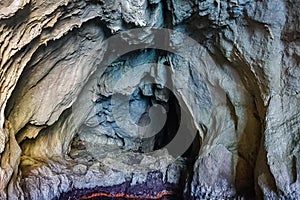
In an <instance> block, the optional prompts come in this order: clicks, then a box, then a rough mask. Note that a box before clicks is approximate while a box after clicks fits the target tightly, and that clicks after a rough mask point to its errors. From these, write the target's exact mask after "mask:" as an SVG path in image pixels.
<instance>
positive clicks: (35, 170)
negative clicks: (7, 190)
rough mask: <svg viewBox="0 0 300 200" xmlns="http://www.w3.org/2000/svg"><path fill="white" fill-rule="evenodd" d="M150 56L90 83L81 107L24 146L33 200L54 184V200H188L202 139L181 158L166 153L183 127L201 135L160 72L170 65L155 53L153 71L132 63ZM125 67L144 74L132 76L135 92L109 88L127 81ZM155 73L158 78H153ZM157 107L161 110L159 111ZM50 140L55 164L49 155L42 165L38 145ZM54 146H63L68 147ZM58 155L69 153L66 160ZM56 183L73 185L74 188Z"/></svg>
mask: <svg viewBox="0 0 300 200" xmlns="http://www.w3.org/2000/svg"><path fill="white" fill-rule="evenodd" d="M149 51H150V52H151V51H152V52H155V51H153V50H149ZM149 51H145V52H132V54H129V55H127V56H125V57H124V60H126V61H122V60H121V61H120V60H118V61H116V62H114V63H113V64H112V65H111V67H108V68H107V70H106V71H105V72H104V73H103V74H101V75H99V76H98V75H97V76H96V75H95V77H96V79H95V80H94V79H91V80H90V82H88V83H87V84H86V87H85V88H84V89H83V91H82V93H81V94H80V95H79V96H78V99H77V100H76V103H78V105H79V106H77V104H76V103H75V106H73V107H72V108H71V109H69V110H66V111H65V112H64V113H63V114H62V115H61V116H60V119H59V120H58V121H57V122H56V123H55V124H53V125H52V126H50V127H47V128H45V130H43V131H42V132H41V134H39V136H38V137H37V138H34V139H30V140H29V139H26V141H24V142H23V143H22V151H23V152H24V155H26V156H23V160H22V163H21V167H22V172H24V173H23V177H22V186H21V187H22V188H23V190H24V191H25V196H26V198H28V199H31V197H32V196H31V195H32V194H33V195H35V196H36V195H44V192H43V191H42V190H41V189H40V188H39V187H37V185H36V184H35V183H36V182H37V181H39V182H43V183H44V184H45V185H50V186H49V187H50V189H48V190H45V191H46V192H48V194H47V197H48V196H49V197H51V198H52V199H55V198H56V199H105V198H107V199H182V198H183V195H184V190H185V188H186V187H188V186H187V185H189V183H190V182H191V178H192V171H193V165H194V161H195V159H196V158H197V156H198V153H199V150H200V138H199V134H197V137H195V138H194V139H193V141H190V143H191V144H189V145H190V148H188V149H186V150H184V152H182V154H181V155H180V156H179V157H176V158H175V157H174V156H173V154H172V153H170V151H169V149H168V147H167V146H168V144H169V143H171V142H172V141H173V140H174V138H176V136H177V135H178V130H179V129H180V127H182V126H183V127H185V128H184V129H185V130H186V132H185V133H184V134H186V135H187V138H188V137H189V136H188V135H189V132H191V131H193V132H197V128H196V127H195V125H194V124H193V123H194V120H193V118H192V114H191V113H190V110H189V109H187V107H184V108H182V105H181V104H182V102H183V100H182V99H180V98H181V97H180V95H178V94H177V91H176V90H175V89H173V88H172V87H171V85H172V83H169V82H172V81H173V77H171V76H172V75H171V74H168V73H169V71H167V70H166V71H164V69H162V68H160V72H159V70H158V68H159V64H157V63H164V66H163V67H166V66H165V63H166V57H165V56H162V55H160V54H159V55H157V54H153V55H154V56H153V60H152V63H154V64H153V68H151V69H150V68H147V66H145V65H140V66H133V65H134V64H133V63H131V62H134V61H135V60H139V59H140V58H139V56H145V55H146V56H148V54H149ZM143 53H144V54H145V55H143ZM141 54H142V55H141ZM151 56H152V54H151ZM135 57H137V58H135ZM128 60H129V61H130V62H129V61H128ZM132 60H133V61H132ZM144 60H147V59H144ZM127 61H128V63H126V62H127ZM139 64H140V63H137V65H139ZM126 65H131V67H132V68H134V69H136V71H137V72H139V73H137V74H138V75H139V74H140V76H138V77H134V76H133V77H132V79H135V80H137V81H138V82H135V81H132V80H129V81H128V82H129V84H132V85H129V87H130V88H131V89H132V90H130V92H128V93H121V92H119V91H117V92H115V93H114V92H111V91H112V90H111V88H110V87H113V86H114V85H110V83H111V82H114V81H115V77H114V76H117V75H118V74H121V75H123V74H126V70H128V68H126ZM143 70H144V71H143ZM136 71H134V72H136ZM140 71H141V73H140ZM152 71H155V73H154V74H153V73H152V74H151V72H152ZM160 77H164V78H165V80H164V81H165V83H166V82H168V84H166V85H167V86H164V84H163V83H161V82H159V81H157V80H158V79H159V78H160ZM117 78H118V77H117ZM157 82H159V83H157ZM89 83H91V84H89ZM169 88H170V89H169ZM184 106H185V105H184ZM154 108H158V109H156V110H154V111H155V112H154V111H153V109H154ZM74 116H79V118H80V120H78V121H79V122H80V123H76V122H77V119H76V120H74V119H73V117H74ZM157 116H159V117H157ZM161 116H164V117H165V118H161ZM183 116H184V117H183ZM183 118H184V120H183ZM187 118H188V119H187ZM118 120H119V121H118ZM127 121H132V122H133V123H134V124H135V125H136V126H138V129H134V130H140V129H139V128H141V130H142V131H141V132H138V131H132V130H131V129H130V128H129V129H128V127H127V126H126V125H128V124H126V122H127ZM153 121H154V122H153ZM183 121H184V123H183ZM117 122H119V123H117ZM162 122H163V123H162ZM185 123H187V124H185ZM124 124H125V129H123V127H122V125H124ZM74 127H76V128H74ZM126 127H127V129H126ZM129 127H130V126H129ZM144 127H147V128H146V129H144ZM157 128H159V129H157ZM128 130H129V131H128ZM143 130H146V131H145V132H143ZM149 130H150V132H149ZM157 130H159V131H157ZM127 131H128V132H127ZM130 131H131V132H130ZM147 133H150V135H148V134H147ZM187 140H188V139H187ZM44 141H46V142H48V144H49V143H50V145H51V146H52V147H54V148H53V149H49V148H46V147H45V148H44V149H46V153H45V154H47V153H49V152H50V153H49V154H51V157H50V156H48V155H46V156H45V159H44V160H43V159H41V160H39V159H36V157H35V155H38V154H40V152H41V151H42V150H40V148H39V146H38V145H36V144H39V142H44ZM52 141H53V142H55V141H58V142H59V143H60V144H61V146H62V148H60V146H59V145H56V144H54V143H51V142H52ZM179 142H181V141H179ZM182 142H184V141H182ZM179 145H180V144H179ZM56 146H57V148H56ZM178 148H180V146H178ZM57 152H59V153H60V152H63V155H59V153H57ZM56 155H58V156H56ZM66 177H67V178H66ZM57 180H63V181H62V182H67V183H68V181H69V185H67V184H65V185H63V184H60V181H57ZM56 183H57V185H56ZM53 190H55V191H53ZM41 198H42V197H41Z"/></svg>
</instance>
